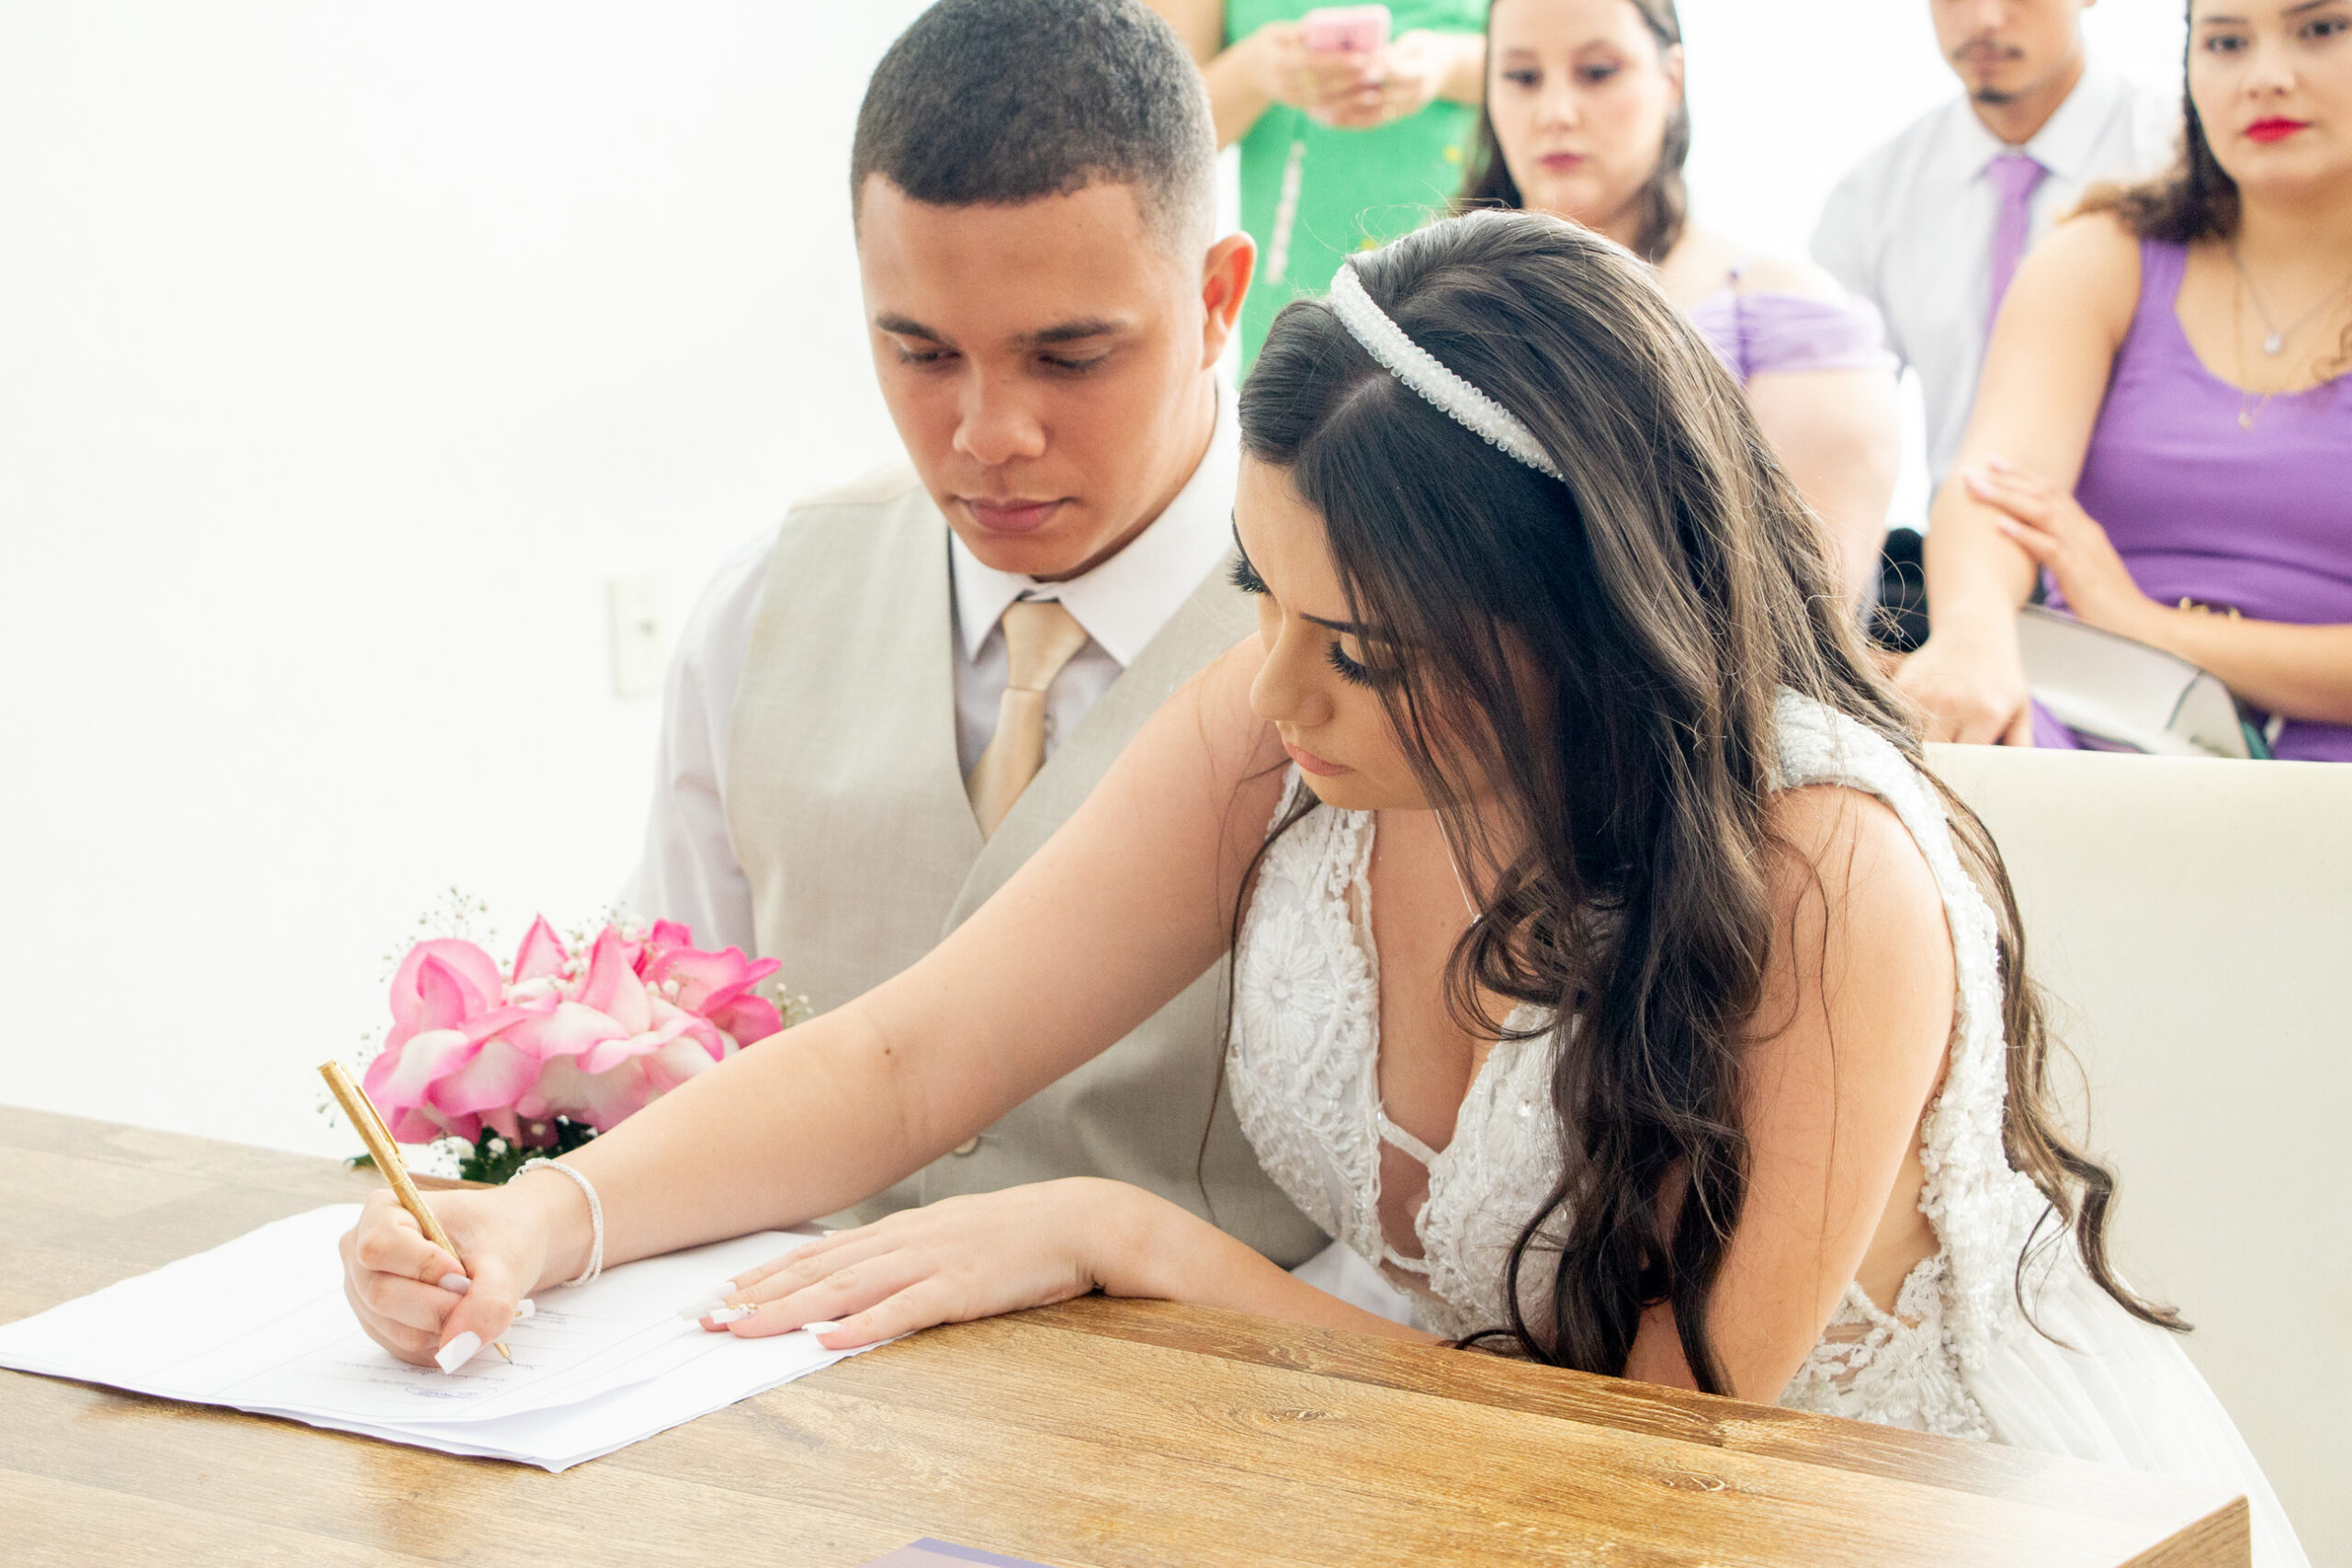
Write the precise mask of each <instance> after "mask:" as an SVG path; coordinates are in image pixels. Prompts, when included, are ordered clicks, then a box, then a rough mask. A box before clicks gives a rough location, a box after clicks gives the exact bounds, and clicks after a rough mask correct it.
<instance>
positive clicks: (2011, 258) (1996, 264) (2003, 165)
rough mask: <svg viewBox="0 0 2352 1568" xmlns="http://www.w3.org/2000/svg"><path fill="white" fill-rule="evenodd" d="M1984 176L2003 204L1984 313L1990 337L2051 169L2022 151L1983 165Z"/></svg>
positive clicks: (1996, 220) (1996, 224)
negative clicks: (1990, 289)
mask: <svg viewBox="0 0 2352 1568" xmlns="http://www.w3.org/2000/svg"><path fill="white" fill-rule="evenodd" d="M2049 177H2050V171H2049V170H2047V169H2045V168H2043V167H2042V166H2041V164H2038V163H2036V162H2034V161H2033V160H2032V159H2031V158H2030V157H2028V156H2027V155H2026V154H2024V153H2023V152H2004V153H2002V154H2001V155H2000V156H1999V157H1997V158H1996V159H1994V160H1993V161H1992V162H1991V163H1989V164H1985V178H1986V179H1988V180H1991V181H1992V182H1993V193H1994V195H1995V196H1996V197H1997V198H1998V199H1999V201H2000V204H2001V206H2000V210H1999V211H1998V212H1997V213H1996V214H1995V216H1994V219H1993V302H1992V305H1991V307H1990V308H1989V309H1987V310H1985V334H1986V335H1987V336H1990V335H1991V333H1992V331H1993V321H1994V319H1995V318H1996V317H1997V316H1998V315H2000V313H2001V297H2002V296H2003V295H2005V294H2007V293H2008V291H2009V279H2011V278H2013V277H2015V276H2017V275H2018V262H2019V261H2021V260H2023V259H2024V257H2025V238H2026V234H2027V232H2028V231H2030V229H2031V228H2032V226H2033V193H2034V192H2035V191H2037V190H2039V189H2041V182H2042V181H2044V180H2046V179H2048V178H2049Z"/></svg>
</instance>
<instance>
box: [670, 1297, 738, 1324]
mask: <svg viewBox="0 0 2352 1568" xmlns="http://www.w3.org/2000/svg"><path fill="white" fill-rule="evenodd" d="M726 1310H727V1303H725V1302H723V1301H720V1300H718V1298H717V1297H713V1298H712V1299H710V1300H709V1301H707V1302H689V1303H686V1304H685V1305H684V1306H682V1307H680V1308H679V1309H678V1315H679V1316H680V1317H683V1318H684V1319H685V1320H686V1321H687V1322H689V1323H699V1322H701V1321H702V1320H703V1319H704V1318H706V1317H708V1316H709V1315H710V1314H712V1313H715V1312H724V1311H726Z"/></svg>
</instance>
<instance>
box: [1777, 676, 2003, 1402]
mask: <svg viewBox="0 0 2352 1568" xmlns="http://www.w3.org/2000/svg"><path fill="white" fill-rule="evenodd" d="M1776 721H1777V727H1778V729H1779V736H1778V742H1779V747H1778V749H1779V760H1780V773H1781V776H1780V778H1779V779H1778V781H1777V787H1779V788H1781V789H1794V788H1798V787H1800V786H1802V785H1804V784H1844V785H1846V786H1848V787H1849V788H1853V789H1859V790H1861V791H1863V792H1865V793H1867V794H1869V795H1875V796H1876V797H1877V798H1878V799H1880V800H1882V801H1883V802H1884V803H1885V804H1886V806H1887V807H1889V808H1890V809H1892V810H1893V811H1894V814H1895V816H1896V817H1897V818H1900V819H1901V820H1902V823H1903V825H1904V827H1905V829H1908V830H1909V832H1910V834H1911V838H1912V840H1913V841H1914V842H1915V843H1917V845H1918V846H1919V852H1920V853H1921V855H1922V856H1924V857H1925V858H1926V860H1927V863H1928V870H1929V871H1930V872H1931V873H1932V874H1933V875H1934V877H1935V880H1936V886H1937V889H1938V891H1939V893H1940V894H1941V895H1942V897H1943V906H1944V916H1945V919H1946V921H1947V922H1948V923H1949V925H1950V927H1951V942H1952V964H1953V970H1954V973H1955V976H1956V978H1957V982H1958V985H1957V990H1958V998H1957V1007H1956V1012H1955V1017H1954V1028H1953V1031H1952V1042H1951V1061H1950V1063H1949V1065H1948V1066H1947V1068H1946V1070H1945V1076H1944V1087H1943V1090H1942V1092H1941V1093H1940V1094H1939V1096H1938V1097H1937V1100H1936V1102H1935V1104H1934V1105H1933V1106H1932V1107H1930V1108H1929V1111H1928V1117H1927V1120H1926V1123H1925V1128H1924V1132H1923V1134H1922V1137H1921V1140H1920V1158H1921V1161H1922V1163H1923V1164H1924V1165H1925V1167H1926V1169H1927V1184H1926V1187H1925V1189H1924V1190H1923V1191H1922V1192H1921V1193H1920V1197H1919V1208H1920V1212H1921V1213H1924V1214H1926V1215H1927V1216H1928V1222H1929V1223H1930V1224H1933V1225H1934V1226H1935V1229H1936V1234H1937V1235H1938V1236H1939V1238H1940V1239H1941V1240H1942V1242H1943V1248H1944V1258H1945V1260H1946V1268H1947V1270H1948V1277H1949V1280H1950V1281H1951V1289H1950V1295H1949V1310H1948V1312H1947V1314H1946V1319H1945V1326H1946V1331H1947V1333H1948V1334H1949V1335H1950V1336H1951V1341H1952V1345H1953V1348H1954V1349H1955V1350H1956V1351H1957V1352H1958V1354H1959V1356H1960V1359H1961V1364H1962V1366H1964V1367H1969V1368H1972V1369H1973V1368H1975V1367H1978V1366H1981V1365H1982V1364H1983V1362H1984V1359H1985V1355H1986V1352H1987V1350H1988V1348H1989V1347H1990V1346H1991V1344H1992V1342H1993V1340H1994V1339H1995V1338H1996V1337H2000V1336H2001V1335H2004V1334H2006V1333H2007V1332H2008V1330H2009V1329H2010V1328H2012V1327H2013V1326H2014V1325H2016V1323H2017V1322H2018V1319H2019V1316H2020V1314H2019V1311H2018V1301H2017V1292H2016V1287H2015V1280H2016V1269H2017V1264H2018V1253H2019V1248H2020V1247H2022V1245H2023V1243H2024V1240H2025V1237H2026V1235H2027V1234H2028V1233H2029V1232H2030V1228H2031V1226H2032V1224H2033V1223H2034V1222H2035V1220H2036V1219H2038V1218H2039V1216H2040V1214H2041V1210H2042V1206H2043V1205H2042V1200H2041V1193H2040V1192H2039V1191H2038V1190H2036V1189H2035V1188H2034V1187H2033V1185H2032V1183H2031V1182H2030V1181H2028V1180H2027V1179H2025V1178H2023V1177H2022V1176H2019V1175H2018V1173H2017V1172H2016V1171H2015V1170H2013V1169H2011V1168H2010V1167H2009V1163H2008V1155H2007V1150H2006V1149H2005V1148H2004V1146H2003V1144H2002V1136H2001V1133H2002V1122H2003V1118H2004V1114H2005V1112H2006V1111H2007V1102H2008V1053H2007V1043H2006V1041H2005V1040H2004V1038H2003V1033H2002V1022H2001V976H2000V955H1999V944H1998V940H1997V933H1998V929H1999V928H1998V927H1997V926H1996V923H1995V921H1994V919H1993V911H1992V908H1991V906H1989V905H1988V904H1986V903H1985V895H1984V892H1983V890H1982V889H1980V888H1979V887H1978V886H1976V882H1975V879H1974V878H1973V877H1972V876H1970V875H1969V874H1968V871H1967V869H1966V867H1964V866H1963V865H1962V863H1961V860H1960V854H1959V852H1958V850H1957V849H1956V848H1955V847H1954V845H1953V843H1952V838H1951V822H1950V821H1949V819H1948V818H1946V816H1945V812H1944V807H1943V801H1942V799H1941V797H1940V796H1939V795H1938V794H1937V792H1936V790H1935V787H1934V786H1933V785H1932V784H1930V783H1929V782H1928V779H1927V778H1926V776H1925V775H1923V774H1922V773H1920V772H1919V771H1918V770H1917V769H1916V768H1914V767H1913V766H1912V765H1911V764H1910V762H1909V761H1906V760H1905V758H1904V756H1903V754H1902V753H1901V752H1899V751H1897V750H1895V749H1894V746H1892V745H1891V744H1889V743H1888V741H1887V740H1886V739H1885V738H1884V737H1883V736H1881V735H1878V734H1875V733H1873V732H1872V731H1871V730H1870V729H1868V728H1865V727H1864V726H1863V725H1861V724H1860V723H1859V722H1858V721H1856V720H1855V719H1853V718H1851V717H1849V716H1847V715H1845V714H1842V713H1838V712H1837V711H1835V710H1834V709H1831V708H1828V707H1826V706H1824V705H1821V704H1819V703H1815V702H1813V701H1811V700H1810V699H1807V698H1804V697H1802V696H1799V695H1797V694H1795V693H1793V692H1783V693H1781V700H1780V705H1779V709H1778V712H1777V715H1776Z"/></svg>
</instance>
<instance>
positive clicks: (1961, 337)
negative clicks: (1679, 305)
mask: <svg viewBox="0 0 2352 1568" xmlns="http://www.w3.org/2000/svg"><path fill="white" fill-rule="evenodd" d="M2093 3H2094V0H1928V8H1929V10H1930V11H1931V12H1932V13H1933V16H1934V20H1935V27H1936V41H1937V43H1938V45H1939V47H1940V48H1941V49H1942V51H1943V54H1944V58H1945V60H1946V61H1948V62H1950V63H1951V68H1952V70H1953V72H1954V73H1956V74H1957V75H1958V76H1959V77H1960V80H1961V85H1962V86H1963V87H1965V88H1966V89H1967V91H1966V95H1965V96H1962V97H1960V98H1956V99H1954V100H1952V101H1951V103H1948V104H1946V105H1944V106H1943V107H1940V108H1938V109H1935V110H1933V111H1932V112H1930V113H1928V114H1927V115H1926V116H1924V117H1922V118H1919V119H1918V120H1917V121H1915V122H1914V123H1913V124H1912V125H1910V126H1909V127H1908V128H1906V129H1905V130H1904V131H1903V132H1902V133H1901V134H1900V135H1898V136H1896V137H1895V138H1894V141H1889V142H1888V143H1886V144H1885V145H1884V146H1883V147H1881V148H1879V149H1878V150H1877V151H1875V152H1871V154H1870V155H1869V156H1868V157H1866V158H1864V159H1863V160H1862V162H1861V163H1860V164H1859V165H1858V166H1857V167H1856V168H1855V169H1854V171H1853V172H1852V173H1851V174H1849V175H1847V176H1846V178H1845V180H1844V181H1843V182H1842V183H1840V184H1839V185H1838V188H1837V189H1836V190H1835V191H1833V192H1831V193H1830V197H1829V200H1828V203H1827V205H1826V207H1825V208H1824V209H1823V211H1822V215H1821V222H1820V224H1819V226H1818V227H1817V228H1816V229H1815V231H1814V236H1813V254H1814V259H1815V260H1816V261H1818V262H1819V263H1820V264H1821V265H1823V266H1825V267H1826V268H1827V269H1828V270H1829V271H1830V272H1831V273H1832V274H1834V275H1835V276H1837V277H1838V280H1839V281H1840V282H1842V283H1843V284H1845V286H1846V287H1847V288H1849V289H1851V290H1852V291H1853V292H1854V293H1856V294H1858V295H1860V296H1861V297H1862V298H1863V299H1868V300H1869V301H1870V302H1871V304H1873V305H1876V306H1877V307H1878V309H1879V312H1880V314H1882V315H1883V316H1884V317H1885V318H1886V328H1887V339H1888V345H1889V346H1890V347H1892V348H1893V349H1894V352H1895V353H1896V354H1897V355H1899V356H1901V358H1902V360H1903V362H1904V363H1905V364H1906V365H1908V366H1910V367H1912V368H1913V369H1915V370H1917V372H1918V374H1919V382H1920V389H1921V391H1922V393H1923V394H1924V400H1925V402H1926V405H1927V416H1928V475H1929V477H1930V479H1931V480H1932V481H1933V482H1934V483H1936V484H1941V483H1942V482H1943V480H1944V479H1945V477H1946V476H1947V475H1949V474H1950V473H1951V468H1952V465H1953V463H1955V462H1956V461H1957V460H1958V459H1959V456H1960V445H1961V438H1962V436H1963V435H1965V434H1967V431H1968V415H1969V410H1970V408H1971V405H1972V404H1973V402H1974V400H1975V397H1976V378H1977V373H1978V371H1979V370H1980V369H1981V368H1982V367H1983V364H1984V358H1985V337H1986V334H1987V333H1988V332H1989V331H1990V330H1991V326H1992V318H1993V311H1994V310H1996V308H1997V306H1998V302H1999V300H1998V296H1999V294H2000V293H2001V291H2002V290H2004V289H2005V288H2007V283H2008V280H2009V277H2010V276H2012V275H2013V274H2014V273H2015V271H2016V268H2017V261H2018V256H2020V255H2022V254H2024V252H2025V250H2026V248H2027V247H2028V246H2030V244H2031V243H2032V242H2033V241H2034V240H2035V239H2037V238H2039V237H2040V236H2041V234H2042V233H2043V232H2044V231H2047V230H2048V228H2049V227H2050V225H2051V224H2052V223H2053V222H2055V221H2056V220H2059V219H2060V218H2062V217H2064V215H2065V214H2066V213H2067V212H2068V211H2069V210H2071V209H2073V207H2074V205H2075V202H2077V201H2078V200H2080V199H2081V197H2082V195H2083V192H2084V191H2085V189H2086V188H2087V187H2088V186H2093V185H2096V184H2098V183H2100V182H2103V181H2108V180H2124V179H2131V178H2135V177H2137V176H2139V175H2143V174H2146V173H2150V172H2153V171H2154V169H2156V168H2157V167H2159V166H2161V164H2163V162H2164V160H2165V157H2166V156H2167V155H2168V153H2169V151H2170V145H2171V142H2170V138H2171V135H2172V132H2173V130H2175V129H2176V128H2177V123H2178V114H2177V110H2174V109H2171V108H2169V107H2167V106H2165V105H2162V104H2159V103H2156V102H2154V101H2152V100H2151V99H2150V98H2148V97H2147V96H2145V95H2143V94H2141V93H2139V92H2137V91H2135V90H2134V89H2133V87H2132V86H2131V84H2130V83H2129V82H2127V81H2126V80H2124V78H2123V77H2122V76H2121V75H2120V73H2117V72H2115V71H2113V70H2111V69H2109V68H2108V67H2106V66H2103V65H2101V64H2100V63H2099V62H2097V61H2094V60H2092V59H2090V58H2089V54H2088V51H2087V48H2086V44H2085V41H2084V39H2083V25H2082V22H2083V13H2084V12H2085V11H2086V10H2087V9H2089V7H2090V6H2091V5H2092V4H2093Z"/></svg>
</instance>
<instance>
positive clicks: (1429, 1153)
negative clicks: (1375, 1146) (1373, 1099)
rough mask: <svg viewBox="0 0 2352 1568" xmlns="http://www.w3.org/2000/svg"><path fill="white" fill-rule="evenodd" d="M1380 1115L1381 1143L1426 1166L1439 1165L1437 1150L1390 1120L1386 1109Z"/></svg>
mask: <svg viewBox="0 0 2352 1568" xmlns="http://www.w3.org/2000/svg"><path fill="white" fill-rule="evenodd" d="M1378 1114H1379V1117H1380V1140H1381V1142H1383V1143H1385V1144H1391V1145H1395V1146H1396V1147H1397V1148H1400V1149H1402V1150H1404V1151H1405V1152H1406V1153H1407V1154H1408V1155H1411V1156H1413V1157H1414V1158H1415V1159H1417V1160H1419V1161H1420V1162H1421V1163H1422V1164H1423V1165H1425V1166H1428V1165H1435V1164H1436V1163H1437V1151H1436V1150H1435V1149H1433V1148H1431V1147H1430V1146H1429V1145H1427V1144H1425V1143H1423V1142H1421V1141H1420V1139H1419V1138H1417V1137H1415V1136H1413V1134H1410V1133H1408V1132H1407V1131H1405V1129H1404V1128H1402V1127H1400V1126H1398V1125H1397V1123H1396V1122H1392V1121H1391V1120H1389V1117H1388V1112H1387V1111H1386V1110H1385V1108H1383V1109H1381V1110H1380V1111H1379V1112H1378Z"/></svg>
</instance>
